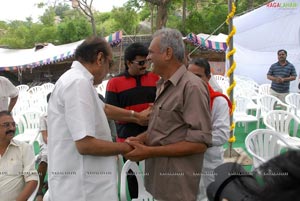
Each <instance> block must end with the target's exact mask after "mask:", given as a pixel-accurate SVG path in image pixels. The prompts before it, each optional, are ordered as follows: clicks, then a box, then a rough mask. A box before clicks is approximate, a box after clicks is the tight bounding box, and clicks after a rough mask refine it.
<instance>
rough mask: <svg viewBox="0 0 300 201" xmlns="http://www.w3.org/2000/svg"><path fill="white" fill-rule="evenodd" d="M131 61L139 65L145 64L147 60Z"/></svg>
mask: <svg viewBox="0 0 300 201" xmlns="http://www.w3.org/2000/svg"><path fill="white" fill-rule="evenodd" d="M132 63H135V64H138V65H139V66H143V65H145V64H146V63H148V61H147V60H143V61H132Z"/></svg>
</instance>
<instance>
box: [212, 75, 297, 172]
mask: <svg viewBox="0 0 300 201" xmlns="http://www.w3.org/2000/svg"><path fill="white" fill-rule="evenodd" d="M215 78H216V80H217V82H218V84H219V85H220V87H221V88H222V89H223V93H224V92H225V93H224V94H226V90H227V87H228V86H229V79H228V78H225V77H224V76H223V77H222V76H220V75H218V76H215ZM235 80H236V86H235V88H234V96H233V97H234V102H235V106H236V108H235V112H234V114H233V121H234V122H235V123H236V125H237V126H239V125H241V124H242V125H243V126H244V128H245V133H248V123H249V122H256V128H255V129H254V130H252V131H250V133H249V134H248V135H247V137H246V139H245V148H246V151H247V152H248V153H249V154H250V155H251V156H252V158H253V166H252V168H253V169H254V168H257V167H258V166H259V165H261V164H262V163H264V162H266V161H267V160H269V159H271V158H273V157H275V156H277V155H279V154H281V153H282V152H285V151H287V150H289V149H300V135H299V134H300V132H299V131H300V127H299V125H300V94H299V93H289V94H288V95H287V96H286V98H285V102H282V101H281V100H279V99H278V98H276V97H275V96H272V95H271V94H270V87H271V84H269V83H268V84H261V85H259V84H257V83H256V82H255V81H254V80H252V79H251V78H248V77H244V76H235ZM224 82H225V83H224ZM253 111H254V114H253ZM237 135H238V134H237Z"/></svg>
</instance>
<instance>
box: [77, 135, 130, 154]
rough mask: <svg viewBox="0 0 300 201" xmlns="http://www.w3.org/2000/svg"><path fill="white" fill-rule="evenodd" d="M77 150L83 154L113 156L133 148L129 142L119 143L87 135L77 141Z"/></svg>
mask: <svg viewBox="0 0 300 201" xmlns="http://www.w3.org/2000/svg"><path fill="white" fill-rule="evenodd" d="M75 144H76V147H77V150H78V152H79V153H80V154H82V155H95V156H113V155H118V154H126V153H127V152H129V151H131V150H132V147H131V146H130V145H128V144H127V143H117V142H110V141H105V140H100V139H96V138H94V137H91V136H86V137H84V138H82V139H80V140H77V141H75Z"/></svg>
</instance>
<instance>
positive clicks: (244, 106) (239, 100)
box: [234, 96, 251, 115]
mask: <svg viewBox="0 0 300 201" xmlns="http://www.w3.org/2000/svg"><path fill="white" fill-rule="evenodd" d="M235 102H236V108H235V111H234V114H238V113H240V114H245V115H247V114H248V105H249V104H250V103H251V99H249V98H248V97H245V96H238V97H236V98H235Z"/></svg>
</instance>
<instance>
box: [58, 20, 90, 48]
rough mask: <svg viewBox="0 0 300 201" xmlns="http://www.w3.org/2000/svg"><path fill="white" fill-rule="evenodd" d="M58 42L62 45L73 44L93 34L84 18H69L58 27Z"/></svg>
mask: <svg viewBox="0 0 300 201" xmlns="http://www.w3.org/2000/svg"><path fill="white" fill-rule="evenodd" d="M57 33H58V40H59V43H60V44H64V43H71V42H75V41H79V40H82V39H84V38H86V37H87V36H90V35H91V34H92V29H91V26H90V25H89V23H88V21H87V19H86V18H85V17H84V16H81V17H77V18H74V19H72V18H68V19H65V20H64V21H63V22H61V23H60V24H59V25H58V27H57Z"/></svg>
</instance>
